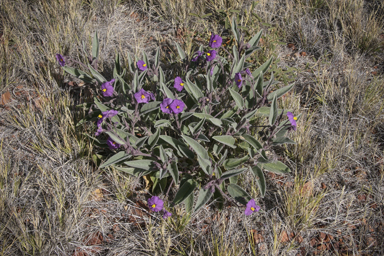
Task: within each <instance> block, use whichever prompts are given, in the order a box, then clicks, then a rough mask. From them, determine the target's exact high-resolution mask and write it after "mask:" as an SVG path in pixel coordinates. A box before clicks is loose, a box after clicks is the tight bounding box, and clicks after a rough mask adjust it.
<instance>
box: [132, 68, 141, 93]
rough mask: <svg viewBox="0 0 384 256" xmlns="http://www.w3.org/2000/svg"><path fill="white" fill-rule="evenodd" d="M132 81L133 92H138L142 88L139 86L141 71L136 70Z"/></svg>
mask: <svg viewBox="0 0 384 256" xmlns="http://www.w3.org/2000/svg"><path fill="white" fill-rule="evenodd" d="M132 83H133V88H132V91H133V93H137V92H138V91H139V90H140V88H139V71H137V70H136V71H135V74H134V75H133V80H132Z"/></svg>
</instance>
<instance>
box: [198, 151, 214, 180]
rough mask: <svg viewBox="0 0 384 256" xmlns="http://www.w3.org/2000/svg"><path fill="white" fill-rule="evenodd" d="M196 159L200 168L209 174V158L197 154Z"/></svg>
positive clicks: (210, 171)
mask: <svg viewBox="0 0 384 256" xmlns="http://www.w3.org/2000/svg"><path fill="white" fill-rule="evenodd" d="M197 161H198V162H199V165H200V167H201V169H202V170H203V171H204V172H205V173H206V174H207V175H210V174H211V173H212V168H211V161H210V160H209V159H205V158H201V157H200V156H199V155H198V156H197Z"/></svg>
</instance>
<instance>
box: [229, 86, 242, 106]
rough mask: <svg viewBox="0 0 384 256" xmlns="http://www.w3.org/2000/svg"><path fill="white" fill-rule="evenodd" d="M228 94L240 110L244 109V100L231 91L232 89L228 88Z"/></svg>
mask: <svg viewBox="0 0 384 256" xmlns="http://www.w3.org/2000/svg"><path fill="white" fill-rule="evenodd" d="M229 92H230V93H231V95H232V98H233V99H234V100H235V102H236V105H237V106H238V107H239V108H240V109H243V108H244V99H243V97H242V96H241V95H240V94H239V93H238V92H236V91H234V90H232V88H229Z"/></svg>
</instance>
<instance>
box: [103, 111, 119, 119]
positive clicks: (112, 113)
mask: <svg viewBox="0 0 384 256" xmlns="http://www.w3.org/2000/svg"><path fill="white" fill-rule="evenodd" d="M117 114H119V111H117V110H113V109H111V110H107V111H104V112H103V118H109V117H114V116H115V115H117Z"/></svg>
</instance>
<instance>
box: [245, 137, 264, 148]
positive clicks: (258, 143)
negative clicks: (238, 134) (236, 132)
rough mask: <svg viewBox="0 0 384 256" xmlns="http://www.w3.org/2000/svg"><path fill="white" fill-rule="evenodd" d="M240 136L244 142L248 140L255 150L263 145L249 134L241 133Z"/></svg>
mask: <svg viewBox="0 0 384 256" xmlns="http://www.w3.org/2000/svg"><path fill="white" fill-rule="evenodd" d="M242 137H243V138H244V140H245V141H246V142H248V144H249V145H251V146H252V147H254V148H255V149H256V150H259V149H261V148H262V147H263V146H262V145H261V144H260V142H259V141H258V140H257V139H255V138H254V137H253V136H251V135H249V134H243V136H242Z"/></svg>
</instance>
